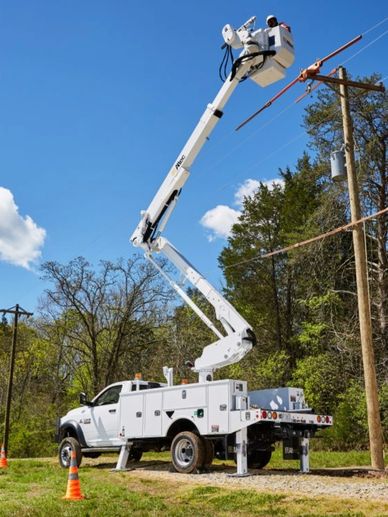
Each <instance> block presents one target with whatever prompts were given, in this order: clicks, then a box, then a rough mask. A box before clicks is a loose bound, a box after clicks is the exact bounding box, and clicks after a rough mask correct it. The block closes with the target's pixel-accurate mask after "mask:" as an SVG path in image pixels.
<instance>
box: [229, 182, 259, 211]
mask: <svg viewBox="0 0 388 517" xmlns="http://www.w3.org/2000/svg"><path fill="white" fill-rule="evenodd" d="M259 187H260V181H257V180H253V179H247V180H245V181H244V183H243V184H242V185H240V186H239V188H238V190H237V191H236V192H235V194H234V200H235V204H236V205H238V206H242V205H243V202H244V198H245V197H251V196H253V194H254V193H255V191H256V190H257V189H258V188H259Z"/></svg>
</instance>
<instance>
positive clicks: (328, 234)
mask: <svg viewBox="0 0 388 517" xmlns="http://www.w3.org/2000/svg"><path fill="white" fill-rule="evenodd" d="M387 212H388V208H384V209H383V210H380V211H379V212H376V213H374V214H372V215H368V216H366V217H362V218H361V219H359V220H358V221H355V222H352V223H349V224H345V225H344V226H340V227H338V228H335V229H334V230H330V231H328V232H326V233H322V234H321V235H317V236H315V237H312V238H311V239H307V240H305V241H301V242H297V243H295V244H292V245H291V246H287V247H286V248H282V249H278V250H275V251H271V252H270V253H265V254H264V255H256V256H254V257H252V258H250V259H245V260H241V261H240V262H235V263H234V264H230V265H228V266H225V269H231V268H232V267H237V266H241V265H244V264H249V263H250V262H254V261H256V260H260V259H263V258H269V257H273V256H274V255H279V254H280V253H286V252H287V251H291V250H293V249H296V248H301V247H302V246H306V245H307V244H311V243H313V242H316V241H319V240H324V239H327V238H328V237H332V236H333V235H336V234H337V233H341V232H345V231H346V230H348V229H349V228H352V227H353V226H357V225H359V224H363V223H365V221H369V220H370V219H376V218H377V217H380V216H381V215H384V214H386V213H387Z"/></svg>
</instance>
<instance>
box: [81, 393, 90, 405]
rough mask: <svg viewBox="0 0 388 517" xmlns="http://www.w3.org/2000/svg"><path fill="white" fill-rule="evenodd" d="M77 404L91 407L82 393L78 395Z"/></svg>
mask: <svg viewBox="0 0 388 517" xmlns="http://www.w3.org/2000/svg"><path fill="white" fill-rule="evenodd" d="M79 403H80V404H81V406H91V405H92V403H91V402H90V400H88V397H87V395H86V393H84V392H83V391H81V393H80V394H79Z"/></svg>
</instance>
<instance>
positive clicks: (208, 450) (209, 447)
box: [203, 438, 214, 468]
mask: <svg viewBox="0 0 388 517" xmlns="http://www.w3.org/2000/svg"><path fill="white" fill-rule="evenodd" d="M203 442H204V446H205V460H204V463H203V466H204V468H208V467H210V465H211V464H212V463H213V459H214V444H213V442H212V440H207V439H206V438H204V439H203Z"/></svg>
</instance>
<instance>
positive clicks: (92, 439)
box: [80, 384, 122, 447]
mask: <svg viewBox="0 0 388 517" xmlns="http://www.w3.org/2000/svg"><path fill="white" fill-rule="evenodd" d="M121 389H122V385H121V384H120V385H116V386H112V387H110V388H108V389H106V390H105V391H103V392H102V393H101V395H99V396H98V398H97V399H95V400H94V401H93V406H87V407H85V410H84V412H83V413H82V422H81V423H80V425H81V428H82V431H83V433H84V436H85V440H86V443H87V444H88V445H90V446H92V447H109V446H112V445H120V444H121V441H120V440H119V437H118V432H119V431H118V425H119V414H118V413H119V403H118V402H119V397H120V392H121Z"/></svg>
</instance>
